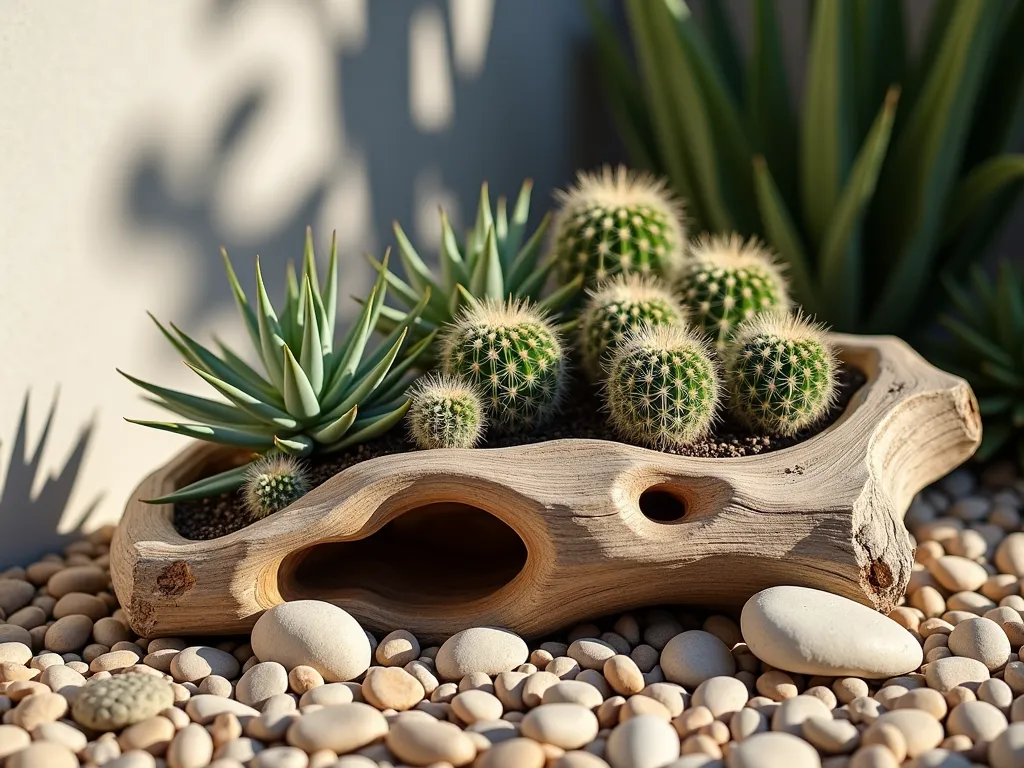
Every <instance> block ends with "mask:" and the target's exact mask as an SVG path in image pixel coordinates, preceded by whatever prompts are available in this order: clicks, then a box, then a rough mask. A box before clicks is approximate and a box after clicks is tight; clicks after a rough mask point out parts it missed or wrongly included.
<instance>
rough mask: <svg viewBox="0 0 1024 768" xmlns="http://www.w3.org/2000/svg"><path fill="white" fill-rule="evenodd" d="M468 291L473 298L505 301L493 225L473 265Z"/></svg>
mask: <svg viewBox="0 0 1024 768" xmlns="http://www.w3.org/2000/svg"><path fill="white" fill-rule="evenodd" d="M469 290H470V291H472V293H473V295H474V296H479V297H480V298H484V299H493V300H494V301H504V300H505V282H504V279H503V276H502V274H501V260H500V259H499V258H498V243H497V240H496V239H495V235H494V225H493V224H492V225H491V228H490V229H488V230H487V237H486V238H485V239H484V246H483V252H482V253H481V254H480V258H479V259H478V260H477V262H476V264H475V265H474V269H473V274H472V275H471V276H470V280H469Z"/></svg>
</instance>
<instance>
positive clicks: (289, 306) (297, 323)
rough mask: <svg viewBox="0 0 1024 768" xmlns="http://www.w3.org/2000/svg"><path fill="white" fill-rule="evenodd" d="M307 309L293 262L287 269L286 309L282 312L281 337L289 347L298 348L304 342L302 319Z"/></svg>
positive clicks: (280, 319)
mask: <svg viewBox="0 0 1024 768" xmlns="http://www.w3.org/2000/svg"><path fill="white" fill-rule="evenodd" d="M304 312H305V309H304V307H303V305H302V297H301V294H300V293H299V283H298V278H297V277H296V276H295V264H294V263H292V262H291V261H289V262H288V266H287V267H286V268H285V294H284V309H283V310H282V311H281V317H280V318H279V322H280V323H281V337H282V338H283V339H284V343H285V344H288V345H289V346H292V345H294V346H296V347H298V346H299V344H300V343H301V342H302V317H303V313H304Z"/></svg>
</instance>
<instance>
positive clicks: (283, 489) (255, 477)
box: [242, 453, 310, 521]
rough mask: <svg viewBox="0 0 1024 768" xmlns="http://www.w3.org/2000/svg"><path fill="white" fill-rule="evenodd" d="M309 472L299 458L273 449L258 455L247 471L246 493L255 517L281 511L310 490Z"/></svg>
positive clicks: (259, 517)
mask: <svg viewBox="0 0 1024 768" xmlns="http://www.w3.org/2000/svg"><path fill="white" fill-rule="evenodd" d="M309 488H310V481H309V472H308V471H307V470H306V468H305V466H304V465H303V463H302V462H301V461H299V460H298V459H296V458H294V457H292V456H289V455H287V454H284V453H271V454H268V455H266V456H263V457H262V458H260V459H257V460H256V461H254V462H253V463H252V464H250V465H249V468H248V469H247V471H246V474H245V482H244V483H243V485H242V497H243V499H244V501H245V509H246V511H247V512H248V513H249V517H250V518H252V520H253V521H256V520H262V519H263V518H264V517H267V516H268V515H272V514H274V513H275V512H279V511H281V510H282V509H284V508H285V507H287V506H288V505H289V504H291V503H292V502H294V501H296V500H298V499H299V498H301V497H302V496H305V495H306V494H307V493H308V492H309Z"/></svg>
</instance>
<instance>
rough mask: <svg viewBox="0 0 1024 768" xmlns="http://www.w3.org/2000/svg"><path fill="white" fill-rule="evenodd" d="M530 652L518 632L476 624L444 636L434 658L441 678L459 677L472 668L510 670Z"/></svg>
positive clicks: (477, 669)
mask: <svg viewBox="0 0 1024 768" xmlns="http://www.w3.org/2000/svg"><path fill="white" fill-rule="evenodd" d="M528 656H529V650H528V649H527V647H526V643H525V642H523V640H522V638H520V637H519V636H518V635H515V634H513V633H512V632H508V631H505V630H502V629H496V628H491V627H473V628H471V629H465V630H463V631H461V632H457V633H455V634H454V635H452V636H451V637H449V638H448V639H447V640H445V642H444V644H443V645H442V646H441V648H440V650H439V651H438V652H437V657H436V659H435V661H436V663H437V672H438V676H439V677H440V678H441V679H443V680H459V679H461V678H463V677H464V676H465V675H467V674H468V673H470V672H483V673H485V674H487V675H496V674H498V673H499V672H509V671H511V670H513V669H515V668H516V667H518V666H519V665H520V664H522V663H524V662H525V661H526V659H527V657H528Z"/></svg>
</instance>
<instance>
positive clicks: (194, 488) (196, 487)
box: [142, 464, 250, 504]
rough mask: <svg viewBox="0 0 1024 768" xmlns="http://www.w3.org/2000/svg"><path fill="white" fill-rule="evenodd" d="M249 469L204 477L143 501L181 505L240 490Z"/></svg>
mask: <svg viewBox="0 0 1024 768" xmlns="http://www.w3.org/2000/svg"><path fill="white" fill-rule="evenodd" d="M249 467H250V465H249V464H244V465H242V466H241V467H234V468H233V469H228V470H225V471H224V472H220V473H218V474H216V475H212V476H211V477H204V478H203V479H202V480H197V481H196V482H194V483H191V484H190V485H186V486H185V487H184V488H179V489H178V490H176V491H174V492H173V493H169V494H167V495H166V496H161V497H160V498H158V499H143V500H142V501H143V503H145V504H180V503H181V502H183V501H194V500H196V499H208V498H210V497H211V496H219V495H220V494H222V493H230V492H231V491H236V490H238V489H239V488H240V487H241V486H242V483H244V482H245V476H246V474H247V473H248V472H249Z"/></svg>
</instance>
